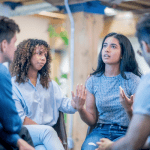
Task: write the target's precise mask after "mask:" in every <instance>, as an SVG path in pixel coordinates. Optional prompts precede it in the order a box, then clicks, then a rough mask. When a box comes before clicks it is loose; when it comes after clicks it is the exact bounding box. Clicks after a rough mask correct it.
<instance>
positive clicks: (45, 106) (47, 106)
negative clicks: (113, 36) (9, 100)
mask: <svg viewBox="0 0 150 150" xmlns="http://www.w3.org/2000/svg"><path fill="white" fill-rule="evenodd" d="M50 63H51V55H50V47H49V45H48V44H47V43H46V42H45V41H43V40H38V39H27V40H24V41H23V42H21V43H20V44H19V45H18V46H17V50H16V51H15V56H14V61H13V63H12V65H11V74H12V76H13V77H12V84H13V99H14V100H15V103H16V107H17V110H18V113H19V116H20V117H21V119H22V122H23V124H24V125H26V127H27V128H28V130H29V132H30V134H31V137H32V139H33V143H34V145H35V146H36V147H35V148H36V149H45V147H46V149H47V150H48V149H54V150H55V149H58V150H61V149H63V146H62V144H61V142H60V140H59V138H58V136H57V134H56V132H55V131H54V129H53V128H52V126H53V125H55V124H56V122H57V119H58V117H59V111H62V112H64V113H75V112H76V108H79V106H78V105H79V104H80V102H81V103H84V102H85V97H86V92H85V88H84V87H83V86H77V91H76V92H77V94H76V96H74V93H72V96H73V99H72V100H71V99H69V98H67V97H65V96H64V94H63V93H62V91H61V89H60V87H59V86H58V85H57V83H56V82H55V81H53V80H51V79H50ZM35 124H36V125H35ZM37 124H39V125H37ZM28 125H30V126H28ZM41 130H43V135H41V133H40V132H41ZM38 131H39V132H38ZM37 135H38V136H37ZM43 145H44V146H43ZM41 146H42V148H41Z"/></svg>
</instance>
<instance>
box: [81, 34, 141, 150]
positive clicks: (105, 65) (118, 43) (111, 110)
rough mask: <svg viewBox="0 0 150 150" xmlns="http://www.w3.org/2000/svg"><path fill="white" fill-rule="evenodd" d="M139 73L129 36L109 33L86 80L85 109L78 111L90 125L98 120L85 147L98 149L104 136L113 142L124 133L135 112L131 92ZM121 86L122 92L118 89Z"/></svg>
mask: <svg viewBox="0 0 150 150" xmlns="http://www.w3.org/2000/svg"><path fill="white" fill-rule="evenodd" d="M140 76H141V73H140V72H139V69H138V65H137V62H136V60H135V54H134V50H133V47H132V45H131V43H130V41H129V40H128V38H127V37H125V36H124V35H122V34H117V33H109V34H108V35H106V37H105V38H104V40H103V42H102V48H101V51H100V54H99V58H98V66H97V69H96V70H95V71H94V72H93V73H92V74H91V77H90V78H89V79H88V81H87V83H86V89H87V98H86V109H84V107H81V109H80V110H79V113H80V116H81V118H82V120H83V121H84V122H85V123H86V124H88V125H89V126H91V125H94V124H95V123H96V121H97V126H96V127H95V128H94V129H93V131H92V132H91V133H90V134H89V135H88V136H87V137H86V139H85V141H84V143H83V145H82V148H81V149H82V150H95V149H96V148H97V147H98V145H97V144H96V142H97V141H99V140H100V139H101V138H104V137H105V138H108V139H110V140H112V141H113V140H116V139H118V138H120V137H121V136H123V135H125V133H126V131H127V128H128V124H129V121H130V117H131V114H132V107H131V106H132V103H133V101H132V100H133V96H132V95H134V94H135V91H136V88H137V86H138V84H139V81H140ZM120 86H121V87H122V89H123V91H122V93H120V92H119V91H120V89H119V87H120ZM131 96H132V98H131ZM97 111H98V114H97ZM97 116H98V120H97ZM129 116H130V117H129Z"/></svg>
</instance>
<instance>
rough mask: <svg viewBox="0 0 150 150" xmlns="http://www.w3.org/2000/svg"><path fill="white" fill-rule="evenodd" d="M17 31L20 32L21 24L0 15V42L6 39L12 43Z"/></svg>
mask: <svg viewBox="0 0 150 150" xmlns="http://www.w3.org/2000/svg"><path fill="white" fill-rule="evenodd" d="M16 32H18V33H19V32H20V29H19V26H18V25H17V24H16V23H15V22H14V20H12V19H9V18H8V17H4V16H0V43H1V42H2V41H3V40H6V41H7V42H8V43H10V41H11V39H12V38H13V37H14V35H15V33H16Z"/></svg>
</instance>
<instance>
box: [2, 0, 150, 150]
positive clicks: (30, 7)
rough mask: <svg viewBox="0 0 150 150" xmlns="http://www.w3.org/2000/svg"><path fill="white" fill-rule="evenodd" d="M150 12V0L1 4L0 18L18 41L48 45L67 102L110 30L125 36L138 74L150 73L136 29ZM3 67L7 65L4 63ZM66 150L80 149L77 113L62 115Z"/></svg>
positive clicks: (12, 1) (82, 131)
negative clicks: (13, 26) (14, 28)
mask: <svg viewBox="0 0 150 150" xmlns="http://www.w3.org/2000/svg"><path fill="white" fill-rule="evenodd" d="M149 12H150V0H45V1H44V0H10V1H8V0H0V15H3V16H7V17H10V18H12V19H14V20H15V21H16V23H17V24H19V26H20V29H21V32H20V33H19V34H18V35H17V39H18V40H17V43H16V44H18V43H20V42H21V41H22V40H24V39H27V38H38V39H43V40H45V41H47V42H48V43H49V44H50V47H51V53H52V64H51V78H52V79H53V80H55V81H56V82H57V83H58V84H59V85H60V86H61V88H62V90H63V92H64V93H65V95H66V96H68V97H70V98H71V90H73V91H74V92H75V87H76V85H77V84H78V83H79V84H81V83H82V84H85V80H86V78H87V76H88V75H89V74H90V73H92V68H93V69H96V66H97V58H98V53H99V51H100V48H101V43H102V40H103V38H104V36H105V35H106V34H108V33H110V32H117V33H122V34H124V35H126V36H127V37H128V38H129V39H130V41H131V43H132V45H133V47H134V50H135V53H136V58H137V61H138V64H139V67H140V69H141V71H142V72H143V74H144V73H146V72H148V71H149V68H148V66H147V64H146V63H145V61H144V59H143V58H142V57H140V56H139V55H138V54H137V50H139V49H140V45H139V44H138V41H137V39H136V37H135V25H136V23H137V21H138V19H139V18H140V17H141V15H143V14H145V13H149ZM6 65H7V64H6ZM65 123H66V127H67V135H68V147H69V149H73V150H79V149H81V145H82V143H83V141H84V139H85V137H86V133H87V128H88V126H87V125H86V124H85V123H84V122H83V121H82V120H81V119H80V117H79V114H78V112H77V113H76V114H75V115H66V114H65Z"/></svg>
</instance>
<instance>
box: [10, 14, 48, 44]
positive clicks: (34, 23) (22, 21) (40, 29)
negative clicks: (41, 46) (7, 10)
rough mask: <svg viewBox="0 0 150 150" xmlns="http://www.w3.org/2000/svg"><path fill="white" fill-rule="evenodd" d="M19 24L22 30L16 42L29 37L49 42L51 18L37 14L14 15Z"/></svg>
mask: <svg viewBox="0 0 150 150" xmlns="http://www.w3.org/2000/svg"><path fill="white" fill-rule="evenodd" d="M12 19H14V20H15V22H16V23H17V24H18V25H19V27H20V30H21V32H20V33H19V34H18V35H17V42H16V44H17V45H18V43H20V42H21V41H23V40H25V39H28V38H37V39H42V40H45V41H47V42H48V43H49V38H48V37H49V33H48V26H49V19H47V18H41V17H35V16H17V17H12Z"/></svg>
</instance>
